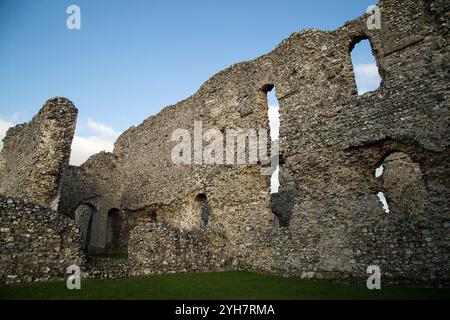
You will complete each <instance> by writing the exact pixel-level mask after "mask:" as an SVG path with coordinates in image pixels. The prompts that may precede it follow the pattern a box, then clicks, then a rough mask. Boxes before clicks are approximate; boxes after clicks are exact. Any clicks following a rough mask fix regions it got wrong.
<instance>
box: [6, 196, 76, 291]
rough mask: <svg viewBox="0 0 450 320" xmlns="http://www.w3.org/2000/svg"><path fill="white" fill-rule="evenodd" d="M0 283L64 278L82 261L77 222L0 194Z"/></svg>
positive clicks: (46, 209)
mask: <svg viewBox="0 0 450 320" xmlns="http://www.w3.org/2000/svg"><path fill="white" fill-rule="evenodd" d="M0 226H1V227H0V283H18V282H31V281H45V280H52V279H62V278H65V277H66V268H67V267H68V266H70V265H72V264H76V265H78V266H80V267H82V266H83V264H84V258H83V253H82V251H81V245H80V234H79V230H78V227H77V225H76V224H75V223H74V221H72V220H71V219H69V218H67V217H65V216H62V215H60V214H58V213H57V212H56V211H53V210H51V209H48V208H44V207H41V206H39V205H36V204H34V203H31V202H27V201H24V200H20V199H13V198H4V197H2V196H0Z"/></svg>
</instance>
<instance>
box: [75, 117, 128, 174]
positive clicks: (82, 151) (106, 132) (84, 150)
mask: <svg viewBox="0 0 450 320" xmlns="http://www.w3.org/2000/svg"><path fill="white" fill-rule="evenodd" d="M83 127H84V128H85V129H86V130H87V131H88V132H89V133H91V134H90V135H88V136H81V135H79V134H75V136H74V138H73V141H72V152H71V155H70V164H72V165H77V166H79V165H81V164H82V163H84V162H85V161H86V160H87V159H88V158H89V157H90V156H92V155H93V154H96V153H99V152H100V151H107V152H111V151H113V149H114V142H115V140H116V139H117V137H118V136H119V134H120V133H119V132H116V131H115V130H114V129H113V128H112V127H111V126H108V125H106V124H103V123H100V122H96V121H94V120H92V119H88V120H87V123H86V125H84V126H83Z"/></svg>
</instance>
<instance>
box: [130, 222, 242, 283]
mask: <svg viewBox="0 0 450 320" xmlns="http://www.w3.org/2000/svg"><path fill="white" fill-rule="evenodd" d="M227 243H228V239H227V238H226V236H225V233H224V230H223V229H221V228H220V227H217V226H215V227H205V228H203V229H194V230H191V231H183V230H180V229H178V228H173V227H171V226H169V225H168V224H166V223H165V222H158V223H147V224H140V225H138V226H136V227H135V228H134V229H133V231H132V233H131V237H130V248H129V249H130V255H129V263H130V265H131V266H132V267H131V274H132V275H143V274H161V273H175V272H198V271H223V270H228V269H229V268H230V267H231V266H232V265H233V257H231V256H229V255H228V253H227V250H226V247H227Z"/></svg>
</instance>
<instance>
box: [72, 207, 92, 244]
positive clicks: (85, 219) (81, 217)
mask: <svg viewBox="0 0 450 320" xmlns="http://www.w3.org/2000/svg"><path fill="white" fill-rule="evenodd" d="M95 211H96V209H95V208H94V207H93V206H91V205H88V204H81V205H79V206H78V207H77V209H76V210H75V222H76V223H77V224H78V226H79V228H80V234H81V247H82V248H83V250H85V251H88V249H89V245H90V244H91V233H92V218H93V215H94V213H95Z"/></svg>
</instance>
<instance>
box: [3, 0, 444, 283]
mask: <svg viewBox="0 0 450 320" xmlns="http://www.w3.org/2000/svg"><path fill="white" fill-rule="evenodd" d="M380 9H381V14H382V21H381V29H380V30H378V29H374V30H368V28H367V24H366V20H367V18H368V16H367V15H365V16H362V17H361V18H359V19H356V20H354V21H350V22H348V23H346V24H345V25H344V26H342V27H341V28H339V29H337V30H335V31H318V30H313V29H308V30H304V31H302V32H299V33H293V34H292V35H291V36H290V37H289V38H288V39H286V40H284V41H283V42H281V43H280V44H279V45H278V46H277V47H276V48H275V49H274V50H273V51H272V52H270V53H269V54H267V55H264V56H262V57H259V58H257V59H255V60H252V61H247V62H243V63H239V64H236V65H233V66H231V67H230V68H228V69H226V70H224V71H222V72H220V73H218V74H217V75H215V76H214V77H212V78H211V79H209V80H208V81H207V82H205V83H204V84H203V85H202V87H201V88H200V89H199V91H198V92H196V93H195V94H194V95H193V96H191V97H189V98H187V99H186V100H183V101H181V102H179V103H177V104H176V105H173V106H169V107H167V108H165V109H163V110H162V111H161V112H160V113H158V114H157V115H155V116H153V117H150V118H149V119H147V120H145V121H144V122H143V123H142V124H140V125H139V126H137V127H132V128H130V129H129V130H127V131H126V132H125V133H123V134H122V135H121V136H120V137H119V139H118V140H117V142H116V143H115V148H114V152H113V153H100V154H98V155H95V156H93V157H91V158H90V159H89V160H88V161H87V162H86V163H85V164H83V165H82V166H81V167H68V168H67V169H66V170H64V176H63V178H62V182H61V201H60V206H59V212H60V213H62V214H65V215H68V216H71V217H73V215H74V212H75V211H76V209H77V207H78V206H79V205H81V204H86V205H89V206H90V207H91V208H93V210H94V212H95V213H94V215H93V219H92V236H93V237H92V239H93V240H92V241H93V242H92V244H91V247H92V251H93V252H96V251H98V252H105V248H107V247H108V243H107V242H108V237H109V236H108V223H109V222H108V221H110V220H108V219H109V218H108V216H109V213H110V212H111V211H110V210H111V209H119V210H120V212H121V214H122V215H123V216H124V219H123V221H124V222H123V223H124V224H125V226H124V230H123V234H128V233H129V234H130V239H129V241H128V252H129V256H130V261H129V263H127V264H124V265H126V268H125V269H126V273H128V272H129V270H132V271H130V272H132V273H133V274H143V273H144V274H145V273H159V272H172V271H173V272H178V271H183V270H220V269H222V268H246V269H254V270H260V271H265V272H273V273H277V274H283V275H298V276H302V277H308V278H332V279H336V278H341V277H357V278H362V277H366V268H367V266H369V265H372V264H375V265H379V266H380V267H381V270H382V275H383V276H384V277H386V278H388V279H389V278H390V279H397V280H403V281H424V282H431V283H439V284H442V283H444V284H448V280H449V274H450V272H449V271H450V270H449V263H448V261H450V259H449V258H450V257H449V251H448V244H449V241H450V238H449V237H450V232H449V229H450V216H449V207H450V203H449V202H450V181H449V179H450V178H449V175H448V172H449V161H448V159H449V143H450V139H449V138H450V134H449V132H450V131H449V126H448V124H449V116H450V113H449V111H448V102H447V97H448V94H449V89H448V71H447V70H448V43H447V39H448V27H447V24H446V23H445V22H446V21H448V18H449V11H448V5H447V4H446V2H445V1H442V0H435V1H432V0H426V1H425V0H422V1H417V0H403V1H399V0H384V1H381V2H380ZM362 39H368V40H370V43H371V45H372V50H373V53H374V55H375V58H376V62H377V66H378V70H379V72H380V75H381V77H382V83H381V86H380V88H379V89H378V90H376V91H374V92H369V93H366V94H364V95H361V96H358V95H357V93H356V84H355V78H354V70H353V67H352V62H351V56H350V53H351V50H352V49H353V47H354V46H355V44H356V43H357V42H358V41H360V40H362ZM273 87H275V88H276V93H277V98H278V100H279V103H280V115H281V119H280V120H281V124H280V148H281V149H280V165H281V168H280V189H279V195H278V196H275V197H273V201H272V203H271V201H270V195H269V177H268V176H264V175H261V167H262V165H261V164H260V163H257V164H253V165H230V164H227V165H217V164H214V165H206V164H190V165H187V164H175V163H174V162H173V161H172V159H171V154H172V149H173V147H174V146H175V145H176V144H177V143H178V142H177V141H172V140H171V137H172V133H173V132H174V131H175V130H177V129H187V130H189V132H190V136H191V138H192V139H193V127H194V122H195V121H201V122H202V126H203V133H204V132H205V130H206V129H213V128H214V129H217V130H218V131H220V132H222V133H224V134H226V131H227V129H236V128H242V129H249V128H251V129H258V128H260V127H261V128H268V119H267V97H266V93H267V91H268V90H270V89H271V88H273ZM57 101H60V100H57ZM44 110H46V109H44ZM52 110H53V109H52ZM43 114H44V115H45V114H46V113H45V112H43ZM44 118H45V117H44ZM36 119H40V116H39V115H38V116H37V118H36ZM36 122H38V121H37V120H33V121H32V122H31V124H34V123H36ZM52 123H53V122H52ZM28 126H29V127H30V128H35V127H36V126H33V125H28ZM24 128H25V127H23V128H22V127H18V128H16V129H13V130H12V131H10V132H9V133H8V137H7V138H6V139H5V147H6V151H5V152H4V153H2V157H3V162H2V169H1V172H3V173H2V174H3V176H2V177H5V176H6V177H9V176H11V179H10V181H11V183H9V184H8V183H6V182H5V181H6V180H5V179H4V178H2V185H3V187H2V188H3V190H6V189H7V186H9V187H8V188H9V189H11V192H14V193H18V194H19V195H20V196H26V195H27V196H29V194H31V195H32V196H34V197H35V198H39V197H37V196H35V193H36V194H37V193H39V194H40V192H43V193H44V194H47V193H46V192H48V188H38V190H39V192H34V193H33V190H35V187H34V185H35V184H33V183H31V188H28V189H27V188H21V187H20V186H22V187H23V183H24V181H27V180H23V179H22V171H23V172H25V175H24V177H28V176H29V175H28V171H26V170H25V171H24V170H22V171H20V170H19V171H18V172H17V174H16V173H15V172H12V173H11V172H10V171H11V170H12V169H11V168H12V167H13V162H14V161H15V158H14V155H15V151H13V150H16V149H14V148H12V146H13V144H14V143H15V141H16V140H17V141H26V138H25V137H26V136H25V135H26V134H27V135H28V133H26V132H27V130H25V129H24ZM26 128H28V127H26ZM22 130H23V131H22ZM30 130H31V129H30ZM53 131H56V132H59V131H58V130H53ZM53 131H52V132H53ZM22 132H23V133H22ZM43 132H44V133H46V132H47V131H43ZM16 133H17V134H16ZM37 136H39V135H37ZM43 136H44V137H46V136H47V135H45V134H44V135H43ZM31 137H36V135H31ZM194 144H195V142H194V141H192V147H194ZM31 145H33V143H32V144H31ZM47 145H48V143H47V144H45V146H47ZM50 145H52V144H50ZM206 145H207V143H203V146H206ZM19 146H21V147H19V148H18V149H17V150H20V154H22V153H24V154H34V152H31V153H30V152H28V153H27V152H26V150H22V149H23V148H25V147H24V146H25V145H24V144H23V143H19ZM21 148H22V149H21ZM41 149H42V148H41ZM41 149H39V148H38V150H41ZM44 149H45V148H44ZM33 150H34V149H33ZM42 150H43V149H42ZM45 150H47V152H48V147H47V149H45ZM50 150H54V149H52V148H50ZM57 155H59V153H57ZM192 158H193V157H192ZM224 158H225V157H224ZM25 159H27V160H26V161H18V163H19V167H20V166H22V163H24V164H27V165H28V167H29V168H33V166H32V165H31V162H27V161H28V157H25ZM33 159H35V158H34V157H33ZM40 159H41V158H39V157H38V158H36V161H38V164H40V163H41V160H40ZM43 159H44V160H42V161H43V162H42V163H43V164H46V161H45V159H46V158H43ZM5 160H6V161H5ZM30 161H31V160H30ZM58 163H60V164H62V163H63V162H58ZM381 164H384V166H385V172H384V174H383V175H382V176H381V177H375V169H377V168H379V167H380V165H381ZM54 167H55V166H49V168H54ZM8 168H10V169H8ZM8 170H9V171H8ZM5 172H7V173H8V174H5ZM33 172H34V171H32V173H33ZM52 172H56V171H52ZM58 172H60V171H58ZM19 173H20V175H19ZM31 176H32V177H34V176H35V175H31ZM53 176H56V175H52V177H53ZM27 179H29V178H27ZM43 181H46V180H45V179H44V180H43ZM52 181H53V180H52ZM55 181H57V180H55ZM56 185H57V183H55V184H54V185H53V187H55V186H56ZM0 190H1V189H0ZM52 190H54V189H52ZM5 192H6V191H5ZM379 192H384V194H385V195H386V198H387V202H388V204H389V203H391V206H390V209H391V210H390V212H389V213H386V212H385V211H384V210H383V207H382V206H381V204H380V202H379V199H378V198H377V194H378V193H379ZM24 193H26V194H25V195H23V194H24ZM54 194H55V193H54ZM54 194H53V197H54ZM48 199H53V198H52V197H48ZM48 199H47V200H46V202H48ZM198 199H203V200H202V201H203V202H201V203H203V204H204V203H207V206H208V212H209V216H208V219H207V224H205V221H204V220H202V215H203V213H202V210H200V209H199V208H200V207H202V206H203V205H201V206H200V205H199V201H198ZM44 202H45V201H44ZM280 203H281V204H282V206H281V207H280V205H278V204H280ZM271 205H272V209H273V210H274V213H276V214H277V216H278V217H282V222H283V223H282V227H281V228H280V227H279V224H278V219H277V218H276V217H275V215H274V214H273V213H272V210H271ZM152 219H155V220H157V221H158V222H157V223H149V222H151V221H152ZM126 237H128V236H126ZM102 268H103V267H99V269H102ZM99 272H100V271H99ZM124 272H125V271H124Z"/></svg>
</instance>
